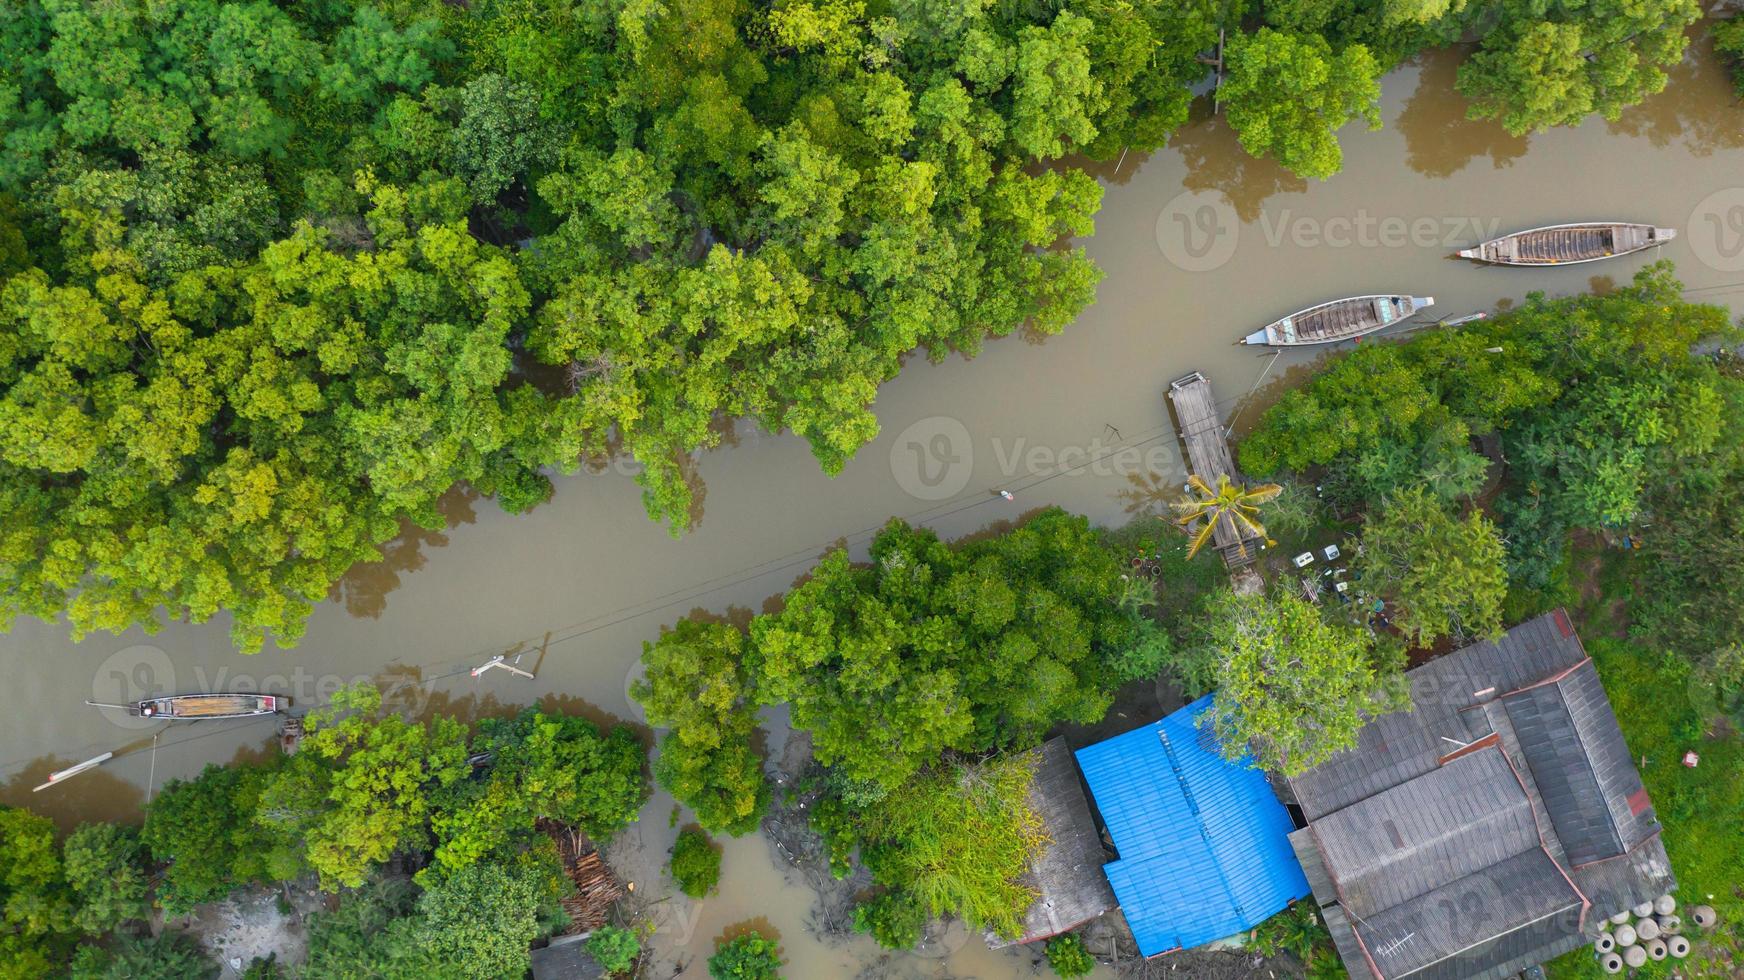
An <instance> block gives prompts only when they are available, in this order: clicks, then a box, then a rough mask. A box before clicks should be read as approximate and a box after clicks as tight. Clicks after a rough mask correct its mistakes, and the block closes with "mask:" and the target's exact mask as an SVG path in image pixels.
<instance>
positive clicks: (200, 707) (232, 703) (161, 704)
mask: <svg viewBox="0 0 1744 980" xmlns="http://www.w3.org/2000/svg"><path fill="white" fill-rule="evenodd" d="M285 703H286V699H285V698H281V697H278V696H277V695H272V694H178V695H174V696H171V697H165V698H148V699H146V700H144V701H141V702H139V704H138V705H137V706H136V707H135V711H136V712H137V713H138V714H139V716H140V717H141V718H161V719H163V720H164V721H214V720H217V719H221V718H256V717H259V716H261V715H273V714H278V713H279V711H280V710H282V709H283V708H284V706H285Z"/></svg>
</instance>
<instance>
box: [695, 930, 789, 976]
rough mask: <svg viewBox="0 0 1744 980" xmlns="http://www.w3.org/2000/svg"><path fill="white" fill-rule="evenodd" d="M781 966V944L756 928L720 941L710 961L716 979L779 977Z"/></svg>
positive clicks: (709, 965) (709, 966)
mask: <svg viewBox="0 0 1744 980" xmlns="http://www.w3.org/2000/svg"><path fill="white" fill-rule="evenodd" d="M780 968H781V945H780V944H779V943H777V942H776V941H775V940H773V939H765V938H763V935H762V933H759V932H757V931H756V930H752V931H750V932H747V933H745V934H744V935H743V936H740V937H738V938H737V939H730V940H725V941H723V942H720V943H717V944H716V945H715V955H713V956H711V957H709V961H708V969H709V976H711V977H713V978H714V980H779V978H780V976H781V969H780Z"/></svg>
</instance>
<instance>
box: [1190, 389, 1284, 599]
mask: <svg viewBox="0 0 1744 980" xmlns="http://www.w3.org/2000/svg"><path fill="white" fill-rule="evenodd" d="M1169 400H1170V401H1171V402H1174V403H1175V420H1176V422H1177V423H1178V424H1179V425H1180V427H1181V441H1182V442H1184V443H1186V445H1187V465H1188V467H1189V468H1190V469H1191V471H1192V472H1193V473H1196V474H1198V476H1199V478H1200V479H1202V480H1204V481H1205V482H1206V483H1208V484H1210V485H1211V486H1213V487H1215V486H1217V478H1218V477H1219V476H1228V477H1229V481H1230V482H1231V483H1242V482H1244V481H1243V480H1242V477H1241V474H1240V473H1238V472H1237V471H1236V469H1235V459H1234V457H1232V456H1231V455H1230V454H1229V439H1228V438H1227V437H1225V436H1224V432H1223V418H1222V416H1220V415H1219V414H1218V412H1217V399H1215V398H1213V397H1212V396H1211V382H1210V381H1207V380H1206V379H1205V375H1203V374H1200V373H1199V372H1198V371H1194V372H1193V373H1192V374H1189V375H1186V376H1185V377H1181V378H1176V379H1175V380H1174V381H1171V382H1169ZM1211 540H1212V544H1213V545H1214V546H1215V547H1216V548H1217V553H1218V554H1220V555H1222V556H1223V563H1224V564H1225V565H1227V566H1228V567H1230V568H1240V567H1242V566H1243V565H1247V564H1251V563H1252V562H1253V561H1254V559H1255V558H1257V557H1259V550H1260V546H1261V545H1262V544H1264V543H1265V538H1264V537H1262V536H1260V535H1256V534H1254V533H1253V532H1252V531H1249V530H1247V529H1246V528H1241V527H1238V526H1237V525H1236V523H1235V521H1234V520H1233V519H1232V518H1230V517H1227V516H1225V517H1222V518H1220V519H1219V520H1218V522H1217V528H1216V529H1215V530H1214V531H1213V532H1212V536H1211Z"/></svg>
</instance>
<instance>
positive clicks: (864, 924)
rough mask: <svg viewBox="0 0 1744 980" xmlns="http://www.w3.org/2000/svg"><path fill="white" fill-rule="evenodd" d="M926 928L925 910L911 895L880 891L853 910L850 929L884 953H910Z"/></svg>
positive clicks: (902, 892)
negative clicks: (885, 951) (882, 949)
mask: <svg viewBox="0 0 1744 980" xmlns="http://www.w3.org/2000/svg"><path fill="white" fill-rule="evenodd" d="M926 924H927V908H926V906H925V905H923V904H921V901H920V899H919V898H916V897H915V895H914V894H913V893H912V892H907V891H891V890H886V891H882V892H879V893H878V894H877V895H876V896H874V897H872V898H870V899H868V900H867V901H864V902H861V903H860V904H859V905H856V906H855V907H854V929H855V930H856V931H859V932H863V933H866V934H867V935H870V936H871V937H872V939H873V941H874V942H876V943H877V944H878V945H880V946H883V947H884V948H885V949H913V948H914V946H915V944H916V943H919V942H920V940H921V936H922V935H924V934H925V932H926Z"/></svg>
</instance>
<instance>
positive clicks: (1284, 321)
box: [1241, 294, 1435, 347]
mask: <svg viewBox="0 0 1744 980" xmlns="http://www.w3.org/2000/svg"><path fill="white" fill-rule="evenodd" d="M1434 305H1435V297H1433V296H1395V295H1384V294H1375V295H1370V296H1350V297H1347V298H1345V299H1336V300H1333V301H1332V302H1330V303H1321V304H1319V305H1318V306H1310V307H1308V308H1307V309H1305V310H1301V311H1298V312H1296V313H1292V314H1290V315H1289V316H1287V317H1283V318H1281V319H1278V320H1274V321H1272V322H1271V323H1268V324H1266V326H1265V327H1263V328H1261V329H1259V330H1256V331H1254V332H1253V333H1251V334H1248V335H1247V336H1246V337H1244V338H1242V341H1241V342H1242V343H1244V344H1253V345H1260V344H1263V345H1266V346H1269V347H1309V346H1313V345H1316V344H1336V343H1338V342H1339V341H1343V340H1354V339H1356V338H1358V337H1362V336H1364V335H1366V334H1371V333H1374V332H1375V331H1377V330H1385V329H1386V328H1387V327H1390V326H1392V325H1394V324H1396V323H1400V322H1403V321H1404V320H1407V319H1409V318H1411V317H1413V316H1415V315H1417V314H1418V313H1421V312H1422V311H1424V310H1426V309H1428V308H1429V307H1431V306H1434Z"/></svg>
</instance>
